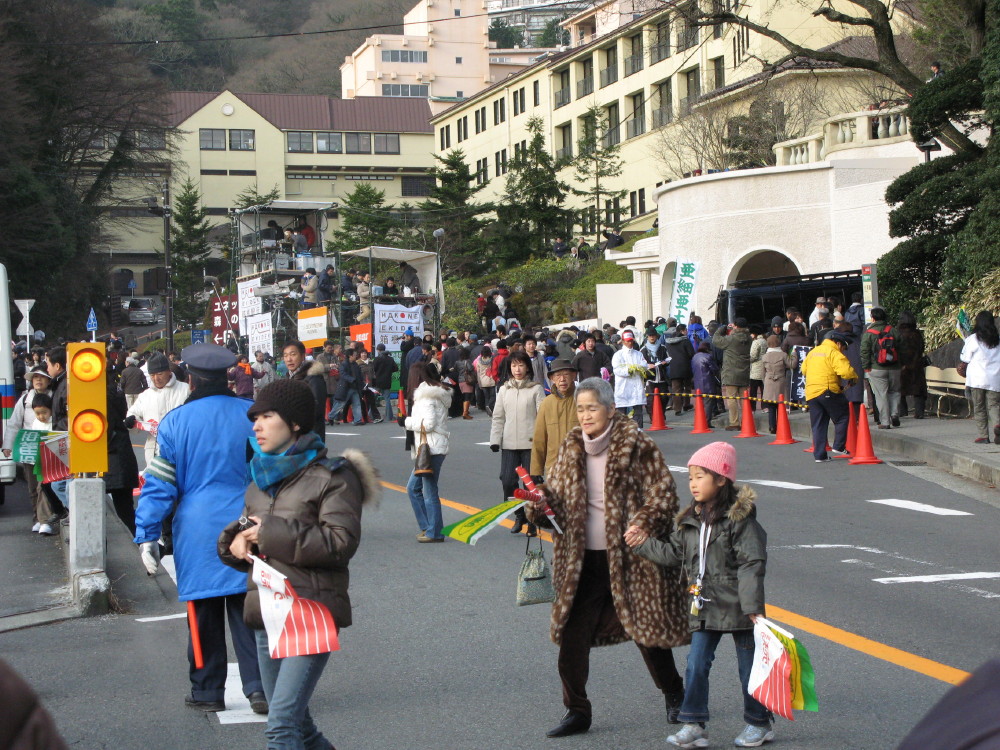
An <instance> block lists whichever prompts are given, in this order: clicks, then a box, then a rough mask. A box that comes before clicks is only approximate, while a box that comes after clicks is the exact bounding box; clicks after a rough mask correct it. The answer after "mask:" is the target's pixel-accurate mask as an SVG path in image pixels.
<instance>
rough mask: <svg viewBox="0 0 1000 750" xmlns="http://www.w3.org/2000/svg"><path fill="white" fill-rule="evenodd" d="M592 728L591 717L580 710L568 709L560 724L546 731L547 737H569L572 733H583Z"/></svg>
mask: <svg viewBox="0 0 1000 750" xmlns="http://www.w3.org/2000/svg"><path fill="white" fill-rule="evenodd" d="M588 729H590V717H589V716H584V715H583V714H581V713H580V712H579V711H567V712H566V715H565V716H563V718H562V721H560V722H559V724H558V726H556V727H553V728H552V729H550V730H549V731H547V732H546V733H545V736H546V737H569V736H570V735H571V734H583V733H584V732H586V731H587V730H588Z"/></svg>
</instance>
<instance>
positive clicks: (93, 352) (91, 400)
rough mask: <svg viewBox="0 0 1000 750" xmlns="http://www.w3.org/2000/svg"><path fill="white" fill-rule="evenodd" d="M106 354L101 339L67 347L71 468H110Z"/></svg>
mask: <svg viewBox="0 0 1000 750" xmlns="http://www.w3.org/2000/svg"><path fill="white" fill-rule="evenodd" d="M107 383H108V381H107V358H106V357H105V354H104V346H103V344H100V343H92V344H69V345H68V346H67V347H66V384H67V388H68V390H67V401H68V407H69V420H68V422H67V424H68V428H69V470H70V472H71V473H73V474H89V473H106V472H107V471H108V384H107Z"/></svg>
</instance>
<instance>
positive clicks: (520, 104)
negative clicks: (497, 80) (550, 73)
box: [513, 86, 525, 117]
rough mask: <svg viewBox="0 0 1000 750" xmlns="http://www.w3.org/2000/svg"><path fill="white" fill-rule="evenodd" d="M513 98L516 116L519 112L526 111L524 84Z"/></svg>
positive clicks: (515, 92)
mask: <svg viewBox="0 0 1000 750" xmlns="http://www.w3.org/2000/svg"><path fill="white" fill-rule="evenodd" d="M513 100H514V103H513V107H514V117H517V116H518V115H519V114H521V113H522V112H524V109H525V107H524V86H522V87H521V88H519V89H517V90H516V91H514V97H513Z"/></svg>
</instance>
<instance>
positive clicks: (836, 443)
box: [808, 391, 849, 459]
mask: <svg viewBox="0 0 1000 750" xmlns="http://www.w3.org/2000/svg"><path fill="white" fill-rule="evenodd" d="M808 403H809V422H810V425H811V426H812V436H813V457H814V458H818V459H824V458H826V457H827V455H826V440H827V437H826V436H827V430H828V428H829V426H830V422H831V421H832V422H833V449H834V450H838V451H842V450H844V447H845V445H846V444H847V418H848V416H849V411H848V406H847V398H846V397H845V396H844V394H843V393H830V391H827V392H826V393H824V394H822V395H820V396H817V397H816V398H811V399H809V401H808Z"/></svg>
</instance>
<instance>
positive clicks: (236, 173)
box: [229, 169, 257, 177]
mask: <svg viewBox="0 0 1000 750" xmlns="http://www.w3.org/2000/svg"><path fill="white" fill-rule="evenodd" d="M229 176H230V177H256V176H257V170H256V169H230V170H229Z"/></svg>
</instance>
